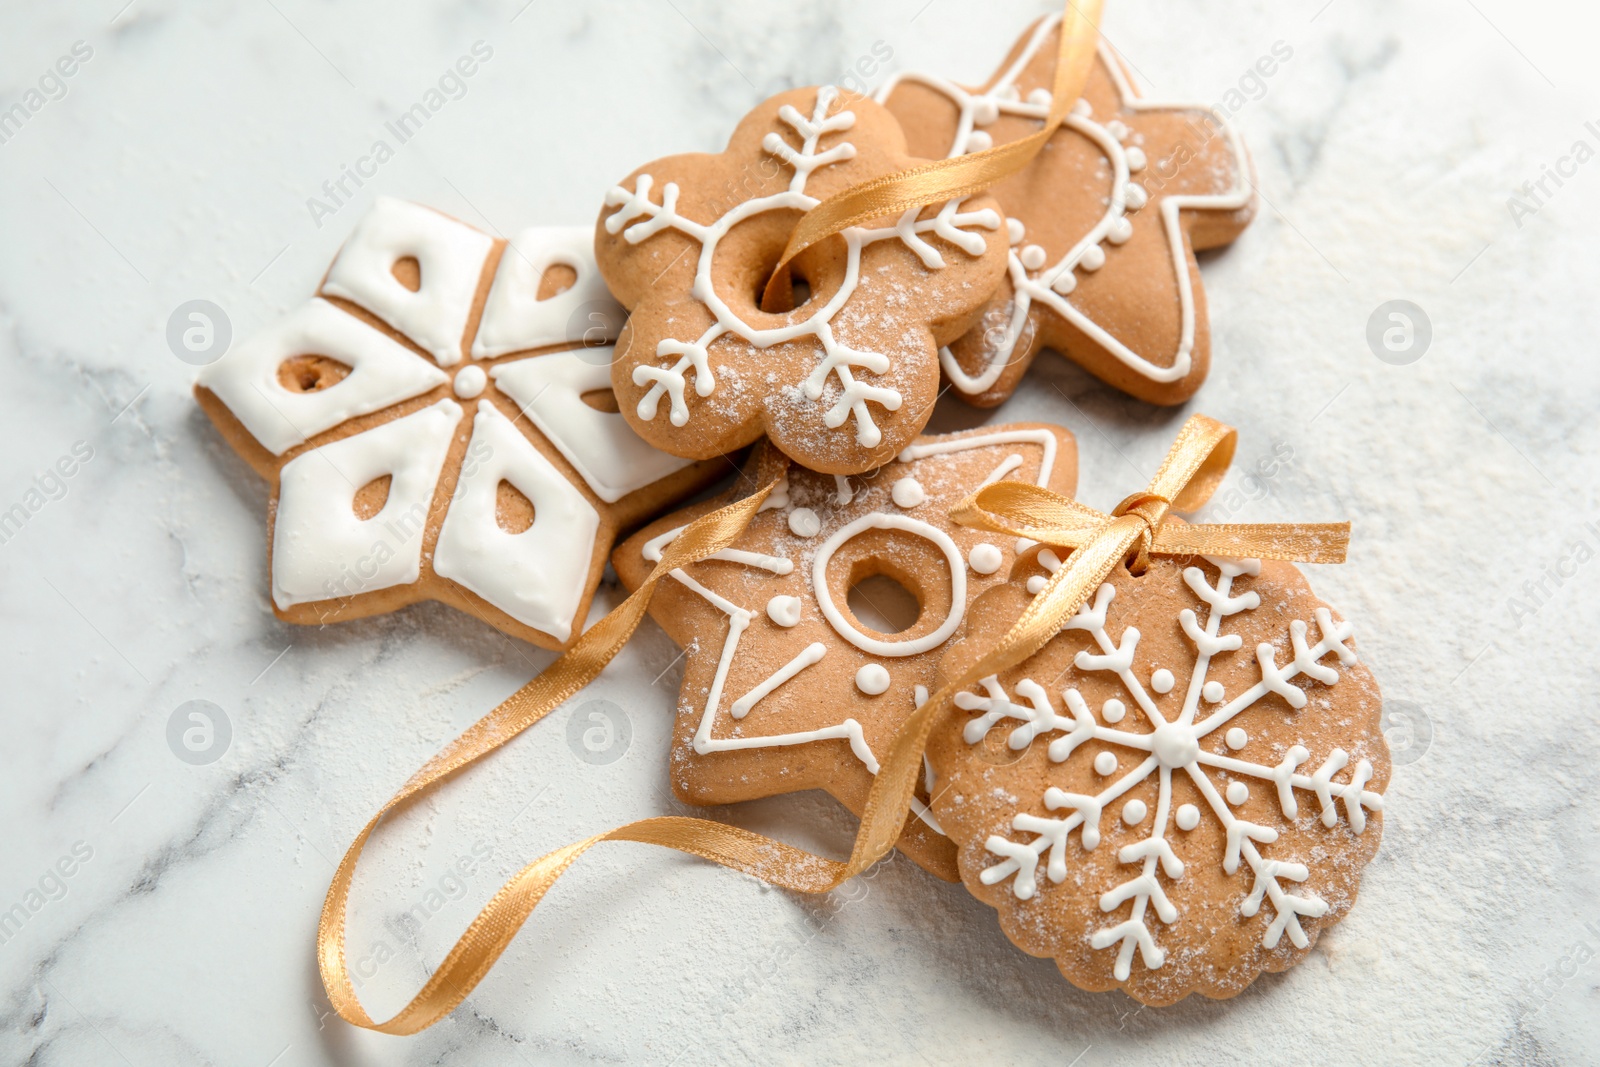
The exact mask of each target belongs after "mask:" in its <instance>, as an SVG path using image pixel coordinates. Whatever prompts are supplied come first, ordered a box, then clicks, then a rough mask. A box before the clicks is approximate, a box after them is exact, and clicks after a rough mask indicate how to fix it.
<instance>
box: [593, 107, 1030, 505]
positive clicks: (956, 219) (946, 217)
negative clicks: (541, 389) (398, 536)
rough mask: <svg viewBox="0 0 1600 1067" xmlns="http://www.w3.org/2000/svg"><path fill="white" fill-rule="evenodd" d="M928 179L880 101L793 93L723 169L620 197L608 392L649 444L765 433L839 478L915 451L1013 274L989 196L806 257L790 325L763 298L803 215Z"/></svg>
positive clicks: (612, 255) (639, 182) (698, 160)
mask: <svg viewBox="0 0 1600 1067" xmlns="http://www.w3.org/2000/svg"><path fill="white" fill-rule="evenodd" d="M916 162H917V160H914V159H912V158H910V157H909V156H908V155H907V154H906V151H905V138H904V137H903V135H902V134H901V132H900V128H899V126H898V125H897V124H896V123H895V121H894V119H893V118H892V117H891V116H890V115H889V113H888V112H887V111H885V110H884V109H883V108H882V107H880V106H879V105H877V104H875V103H873V102H872V101H871V100H867V99H865V98H861V97H852V98H850V99H848V100H846V99H845V98H842V97H841V96H840V95H839V93H838V91H837V90H835V89H833V88H831V87H824V88H821V89H795V90H792V91H790V92H787V93H782V94H780V95H778V96H775V97H773V98H772V99H770V100H768V101H767V102H766V103H764V104H762V105H761V106H760V107H758V108H756V109H755V110H754V111H752V112H751V113H750V114H749V115H747V116H745V118H744V120H743V121H742V122H740V123H739V127H738V129H737V130H735V131H734V134H733V138H732V139H731V140H730V141H729V142H728V148H727V150H726V151H724V152H723V153H721V154H720V155H703V154H695V155H682V156H672V157H669V158H667V159H659V160H656V161H655V162H654V163H651V164H649V165H647V166H645V167H641V168H640V169H639V170H637V171H635V172H634V173H633V174H632V175H630V176H629V177H627V178H626V179H624V180H623V182H622V183H621V184H620V185H618V186H616V187H614V188H613V189H612V190H611V191H610V193H608V194H607V196H606V205H607V206H606V209H605V210H604V211H602V212H601V216H600V220H599V222H598V223H597V224H596V228H595V256H596V258H597V260H598V261H599V264H600V270H601V272H602V273H603V274H604V275H605V279H606V282H607V283H608V284H609V285H610V287H611V291H612V292H613V293H615V294H616V296H617V299H619V300H621V301H622V303H623V304H624V305H626V306H627V307H628V309H629V310H630V311H631V312H632V315H631V317H630V318H629V320H628V325H627V326H626V327H625V328H624V330H623V332H622V336H621V338H620V339H619V340H618V342H617V353H618V354H617V362H616V365H615V367H614V368H613V371H612V384H613V386H614V387H615V389H616V393H617V399H618V401H619V402H620V403H621V405H622V409H623V412H624V414H626V415H627V417H628V420H629V421H630V422H631V423H632V424H633V426H634V428H635V429H636V430H638V431H639V434H640V435H641V436H642V437H643V438H644V439H645V440H647V441H649V442H650V443H651V444H654V445H655V446H656V447H658V448H661V449H663V450H665V451H668V452H671V453H673V454H674V455H679V456H690V457H693V458H696V459H701V458H705V457H708V456H714V455H718V454H720V453H724V452H728V451H731V450H733V449H735V448H738V447H740V446H742V445H746V444H749V443H750V442H752V441H754V440H756V439H758V438H759V437H760V436H761V435H762V433H763V432H765V433H766V434H767V435H768V436H769V437H770V438H771V439H772V441H773V443H774V444H776V445H777V446H778V448H779V449H781V450H782V451H783V452H784V453H786V454H787V455H789V456H790V457H792V458H793V459H795V460H797V461H799V462H800V463H801V464H803V465H804V466H806V467H809V468H811V469H812V470H818V471H823V472H825V473H831V474H855V473H859V472H861V471H866V470H871V469H872V468H873V467H876V466H879V465H881V464H883V463H885V462H887V461H888V460H890V459H892V458H893V457H894V456H895V454H896V453H898V452H899V451H900V449H902V448H904V447H905V446H906V445H907V444H909V443H910V442H911V440H912V438H914V437H915V436H916V435H917V434H918V433H919V432H920V431H921V429H922V427H923V426H925V425H926V424H927V421H928V417H929V415H930V414H931V413H932V408H933V401H934V399H935V397H936V396H937V393H938V387H939V357H938V349H939V346H940V345H942V344H945V343H947V342H949V341H953V340H955V339H956V338H957V337H959V336H961V335H962V334H963V333H965V332H966V331H967V329H968V327H970V326H971V325H972V324H973V323H974V322H975V321H976V319H977V316H978V314H979V312H980V311H981V309H982V308H983V306H984V304H985V303H986V302H987V301H988V299H989V297H990V295H991V294H992V293H993V292H994V288H995V286H996V285H997V284H999V282H1000V279H1001V277H1002V276H1003V275H1004V274H1005V262H1006V248H1005V240H1004V236H1003V234H1004V231H1003V230H1002V229H1001V227H1002V226H1003V225H1004V221H1005V220H1004V217H1003V216H1002V215H1001V213H1000V212H999V211H998V210H997V208H996V205H995V202H994V200H993V199H992V198H989V197H976V198H972V199H969V200H955V201H951V202H949V203H946V204H942V205H935V206H933V207H929V208H925V209H923V210H921V211H920V212H919V211H915V210H913V211H910V212H907V213H906V214H905V215H903V216H902V217H901V218H899V219H897V220H895V219H891V220H886V221H885V223H884V224H883V225H881V226H877V227H860V226H857V227H851V228H850V229H847V230H845V231H844V232H843V233H842V234H840V235H838V236H837V237H834V238H830V239H829V240H827V241H823V242H821V243H819V244H818V245H815V246H813V247H812V248H811V249H808V250H807V251H806V252H804V253H802V254H801V255H800V256H799V257H797V258H796V260H795V262H794V264H793V269H792V277H793V278H794V279H795V297H794V302H795V303H796V304H797V305H798V306H796V307H795V308H794V309H793V310H791V311H787V312H784V313H782V314H772V313H768V312H765V311H763V310H761V308H760V307H759V299H760V295H761V291H762V289H763V287H764V286H765V284H766V282H767V277H768V275H769V274H770V273H771V271H772V269H773V267H774V266H775V265H776V264H777V261H778V258H779V256H780V255H781V253H782V251H783V248H784V245H785V243H786V242H787V241H788V238H789V234H790V232H791V231H792V230H793V229H794V226H795V223H796V221H797V220H798V219H799V217H800V216H801V214H803V213H804V212H805V211H807V210H809V209H811V208H812V207H815V206H816V205H817V204H818V203H819V202H820V201H821V200H824V199H826V198H827V197H828V196H829V195H831V194H833V193H836V192H839V191H840V190H842V189H845V188H848V187H849V186H851V185H854V184H856V183H857V182H861V181H864V180H866V179H869V178H873V177H876V176H878V175H882V174H888V173H891V172H893V171H897V170H901V169H904V168H905V167H907V166H910V165H912V164H913V163H916ZM991 231H1000V232H998V233H996V232H991Z"/></svg>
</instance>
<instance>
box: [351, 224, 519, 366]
mask: <svg viewBox="0 0 1600 1067" xmlns="http://www.w3.org/2000/svg"><path fill="white" fill-rule="evenodd" d="M493 248H494V241H493V240H492V239H491V238H490V237H489V236H488V235H486V234H483V233H480V232H479V231H477V230H475V229H473V228H472V227H471V226H467V225H464V224H462V223H459V222H456V221H455V220H454V219H451V218H446V217H445V216H444V215H441V214H439V213H438V212H437V211H432V210H430V209H428V208H425V207H423V206H422V205H421V204H412V203H408V202H407V201H404V200H397V199H395V198H394V197H390V196H381V197H379V198H378V202H377V203H375V204H374V205H373V206H372V210H371V211H368V212H367V214H366V215H365V216H364V217H363V218H362V220H361V221H360V222H359V223H358V224H357V225H356V229H355V232H354V233H352V234H351V235H350V239H349V240H348V241H346V242H345V245H344V247H343V248H342V249H340V250H339V258H338V259H335V260H334V261H333V266H332V267H331V268H329V270H328V279H327V281H325V282H323V284H322V291H323V292H324V293H325V294H327V295H329V296H337V297H342V298H344V299H345V300H349V301H350V302H352V303H354V304H358V305H360V306H361V307H363V308H365V309H366V310H368V311H370V312H372V313H373V314H374V315H376V316H378V318H380V319H382V320H383V321H384V322H387V323H388V324H389V325H390V326H393V327H394V328H395V329H397V330H399V331H400V332H401V333H403V334H405V335H406V336H407V337H409V338H410V339H411V340H413V341H415V342H416V343H417V344H418V345H419V346H421V348H423V349H424V350H425V351H427V352H428V353H429V354H431V355H432V356H433V358H434V359H436V360H438V361H439V365H440V366H441V367H449V366H453V365H454V364H456V363H458V362H460V361H461V344H462V341H463V340H464V338H465V336H466V332H467V321H468V319H470V318H471V315H472V304H473V300H474V299H475V298H476V297H477V294H478V282H479V279H480V278H481V276H482V274H483V264H484V262H485V260H487V259H488V257H489V252H490V251H491V250H492V249H493ZM408 256H409V257H411V258H414V259H415V260H416V261H417V264H418V266H419V267H420V268H421V275H422V284H421V287H420V288H419V289H418V290H417V291H416V292H412V291H411V290H410V289H407V288H406V287H405V286H404V285H401V284H400V282H399V280H398V279H397V278H395V276H394V265H395V264H396V263H397V262H399V261H400V260H402V259H405V258H406V257H408Z"/></svg>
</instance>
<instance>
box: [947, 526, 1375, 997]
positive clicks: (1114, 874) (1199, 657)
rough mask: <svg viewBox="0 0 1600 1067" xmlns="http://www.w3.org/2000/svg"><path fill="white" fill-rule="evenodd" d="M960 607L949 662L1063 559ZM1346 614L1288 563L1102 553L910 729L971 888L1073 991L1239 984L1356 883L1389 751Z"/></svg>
mask: <svg viewBox="0 0 1600 1067" xmlns="http://www.w3.org/2000/svg"><path fill="white" fill-rule="evenodd" d="M1037 557H1038V565H1037V566H1036V567H1034V568H1033V572H1032V575H1031V576H1030V574H1029V568H1028V566H1027V564H1026V561H1025V563H1024V565H1023V566H1019V567H1018V568H1017V572H1016V573H1015V574H1014V578H1013V581H1012V582H1011V583H1010V584H1009V585H1006V586H1003V587H999V588H996V589H995V590H993V591H992V592H990V593H989V594H987V595H986V596H984V597H983V598H982V599H981V600H979V601H978V602H977V603H976V604H974V605H973V607H972V611H971V616H972V621H971V622H970V623H969V626H968V633H967V638H968V639H967V641H966V642H965V644H964V647H963V648H962V649H958V650H956V651H954V652H952V653H951V655H950V657H949V658H947V660H946V661H945V663H944V664H943V665H942V667H943V670H944V672H945V673H946V674H947V675H952V674H954V673H955V672H956V671H958V670H959V668H960V665H961V664H960V663H958V662H957V661H958V660H962V659H970V654H969V653H968V652H967V650H969V649H974V648H987V647H989V646H990V644H991V643H992V642H993V641H994V640H996V639H998V637H999V636H1000V635H1001V634H1003V633H1004V632H1005V630H1006V629H1007V628H1008V626H1009V625H1010V623H1011V622H1013V621H1014V620H1015V619H1016V618H1017V616H1018V615H1020V614H1021V612H1022V610H1023V608H1024V607H1026V605H1027V603H1028V601H1029V600H1030V599H1031V596H1032V595H1033V594H1032V592H1030V591H1029V587H1030V583H1031V588H1032V590H1034V591H1036V590H1037V589H1039V588H1040V587H1041V585H1042V581H1043V577H1044V575H1045V574H1046V573H1048V572H1049V571H1052V570H1054V569H1055V568H1056V567H1058V566H1059V565H1060V560H1059V559H1058V558H1057V557H1056V556H1055V554H1054V553H1052V552H1051V551H1050V550H1048V549H1045V550H1040V551H1039V552H1038V553H1037ZM1351 632H1352V627H1351V626H1350V624H1349V623H1347V622H1344V621H1343V620H1341V619H1339V618H1337V617H1336V616H1334V615H1333V613H1332V612H1331V611H1330V610H1329V608H1328V607H1327V606H1326V605H1325V604H1323V603H1322V602H1321V601H1319V600H1317V598H1316V597H1315V596H1314V595H1313V594H1312V593H1311V591H1310V589H1309V588H1308V587H1307V585H1306V582H1305V579H1304V578H1303V577H1302V575H1301V574H1300V572H1299V571H1298V570H1297V569H1296V568H1295V567H1294V566H1292V565H1290V564H1287V563H1278V562H1273V561H1266V562H1260V561H1256V560H1242V561H1235V560H1214V559H1209V558H1208V559H1198V558H1197V559H1193V560H1170V559H1160V558H1158V559H1155V560H1154V561H1152V563H1151V565H1150V567H1149V569H1148V570H1147V571H1146V572H1145V573H1144V574H1143V575H1141V576H1139V577H1134V576H1133V575H1131V574H1129V573H1128V571H1127V570H1126V568H1122V567H1119V568H1117V569H1116V570H1115V571H1114V572H1113V575H1112V577H1111V578H1110V579H1108V580H1107V582H1106V583H1105V584H1103V585H1102V586H1101V587H1100V588H1099V590H1098V592H1097V593H1096V594H1095V595H1094V596H1093V597H1092V598H1091V599H1090V601H1089V603H1087V604H1085V605H1084V606H1083V607H1082V608H1081V609H1080V610H1079V611H1078V613H1077V614H1076V616H1074V617H1073V618H1072V619H1071V620H1070V621H1069V622H1068V623H1067V625H1066V626H1065V627H1063V629H1062V631H1061V632H1060V633H1059V634H1058V635H1057V636H1056V637H1055V638H1054V639H1052V640H1051V641H1050V643H1049V644H1047V645H1046V646H1045V647H1044V648H1043V649H1041V650H1040V651H1039V652H1038V653H1037V654H1036V655H1034V656H1033V657H1032V658H1031V659H1029V660H1027V661H1026V662H1024V663H1022V664H1021V665H1019V666H1018V667H1015V668H1013V669H1012V670H1010V671H1007V672H1005V673H1004V674H1002V675H1001V676H1000V677H997V678H996V677H991V678H988V679H985V680H983V682H982V683H981V684H980V685H978V686H976V687H974V688H973V689H972V690H971V691H970V692H966V693H962V694H960V695H959V696H958V697H957V700H956V707H955V708H954V709H953V710H952V712H951V713H950V715H949V717H948V718H947V719H946V720H945V721H944V722H943V723H942V724H941V725H940V727H939V728H938V729H937V730H936V731H935V733H934V736H933V739H932V741H931V743H930V745H929V748H928V760H929V762H930V764H931V766H932V768H933V771H934V788H933V797H934V800H933V808H934V811H935V813H936V815H937V816H938V818H939V819H940V822H941V825H943V826H944V828H945V832H946V833H948V834H949V835H950V837H951V839H952V840H953V841H955V842H956V845H957V848H958V852H959V860H960V866H961V875H962V879H963V881H964V882H965V883H966V885H967V887H968V888H969V889H970V890H971V891H972V892H973V893H974V894H975V895H976V896H977V897H978V898H979V899H981V900H983V901H984V902H986V903H988V904H989V905H991V906H992V907H994V908H995V910H996V911H997V912H998V913H999V915H1000V922H1001V925H1002V927H1003V928H1004V929H1005V932H1006V934H1007V936H1008V937H1010V938H1011V940H1012V941H1014V942H1016V944H1017V945H1018V946H1019V947H1021V948H1022V949H1023V950H1024V951H1026V952H1028V953H1029V954H1031V955H1035V956H1048V957H1053V958H1054V959H1055V960H1056V963H1057V965H1058V966H1059V967H1060V969H1061V973H1062V974H1064V975H1065V976H1066V977H1067V978H1068V979H1069V980H1070V981H1072V982H1073V984H1075V985H1078V986H1080V987H1082V988H1084V989H1090V990H1103V989H1111V988H1121V989H1123V990H1125V991H1126V992H1127V993H1128V994H1129V995H1131V996H1133V997H1134V998H1136V999H1137V1000H1139V1001H1141V1002H1143V1003H1146V1004H1155V1005H1160V1004H1170V1003H1173V1002H1174V1001H1177V1000H1180V999H1182V998H1183V997H1185V996H1187V995H1188V994H1189V993H1191V992H1200V993H1202V994H1205V995H1206V996H1210V997H1229V996H1233V995H1234V994H1236V993H1238V992H1239V991H1240V990H1242V989H1243V988H1244V987H1245V986H1247V985H1249V984H1250V982H1251V981H1252V980H1253V979H1254V978H1255V976H1256V975H1257V974H1259V973H1260V972H1261V971H1263V970H1267V971H1281V970H1284V969H1286V968H1288V967H1290V966H1292V965H1293V964H1295V963H1297V962H1299V961H1300V960H1301V959H1302V958H1304V956H1305V955H1306V953H1307V952H1308V951H1309V950H1310V947H1311V945H1312V943H1313V942H1314V941H1315V940H1316V938H1317V936H1318V934H1319V932H1320V931H1321V930H1322V929H1323V928H1325V927H1326V926H1328V925H1330V924H1332V923H1334V922H1337V921H1338V920H1339V919H1340V918H1342V917H1343V916H1344V915H1345V913H1346V912H1347V911H1348V910H1349V908H1350V907H1351V905H1352V904H1353V903H1354V902H1355V898H1356V890H1357V888H1358V886H1359V883H1360V879H1361V871H1362V868H1363V867H1364V866H1365V865H1366V864H1367V862H1368V861H1369V860H1370V859H1371V858H1372V856H1373V854H1374V853H1375V852H1376V851H1377V848H1378V839H1379V836H1380V834H1381V831H1382V816H1381V814H1380V812H1381V811H1382V808H1383V796H1382V793H1383V791H1384V788H1385V786H1386V785H1387V783H1388V780H1389V768H1390V764H1389V752H1388V747H1387V746H1386V744H1385V743H1384V740H1383V734H1382V732H1381V731H1380V727H1379V714H1380V712H1381V710H1382V709H1381V698H1380V696H1379V693H1378V687H1377V684H1376V683H1375V682H1374V680H1373V678H1372V675H1371V674H1370V673H1369V672H1368V671H1367V670H1366V668H1365V667H1363V666H1362V665H1361V664H1360V663H1359V662H1358V660H1357V659H1356V654H1355V651H1354V648H1353V645H1352V643H1351Z"/></svg>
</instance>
